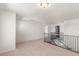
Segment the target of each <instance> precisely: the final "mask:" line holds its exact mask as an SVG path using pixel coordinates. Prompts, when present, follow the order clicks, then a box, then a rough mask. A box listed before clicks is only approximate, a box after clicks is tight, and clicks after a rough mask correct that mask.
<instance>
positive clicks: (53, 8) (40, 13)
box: [0, 3, 79, 24]
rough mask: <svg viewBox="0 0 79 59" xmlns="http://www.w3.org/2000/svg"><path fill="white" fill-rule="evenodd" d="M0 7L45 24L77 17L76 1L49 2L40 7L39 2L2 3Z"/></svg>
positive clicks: (78, 5) (78, 12)
mask: <svg viewBox="0 0 79 59" xmlns="http://www.w3.org/2000/svg"><path fill="white" fill-rule="evenodd" d="M0 8H1V9H6V10H10V11H13V12H15V13H16V14H17V15H19V16H21V17H22V18H24V19H25V20H27V19H32V20H35V21H38V22H41V23H45V24H51V23H52V24H54V23H58V22H62V21H64V20H70V19H74V18H79V4H78V3H54V4H53V3H50V4H49V6H48V8H42V7H41V6H40V5H39V3H38V4H37V3H16V4H11V3H10V4H3V3H2V4H0Z"/></svg>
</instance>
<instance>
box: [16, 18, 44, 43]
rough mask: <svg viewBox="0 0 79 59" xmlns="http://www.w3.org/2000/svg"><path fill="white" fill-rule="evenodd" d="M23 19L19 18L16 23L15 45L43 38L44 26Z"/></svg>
mask: <svg viewBox="0 0 79 59" xmlns="http://www.w3.org/2000/svg"><path fill="white" fill-rule="evenodd" d="M23 19H24V18H19V19H17V21H16V41H17V43H19V42H25V41H28V40H36V39H40V38H43V36H44V25H42V24H41V23H38V22H35V21H31V20H23Z"/></svg>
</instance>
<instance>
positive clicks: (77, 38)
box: [77, 37, 79, 52]
mask: <svg viewBox="0 0 79 59" xmlns="http://www.w3.org/2000/svg"><path fill="white" fill-rule="evenodd" d="M78 38H79V37H77V52H78V48H79V47H78Z"/></svg>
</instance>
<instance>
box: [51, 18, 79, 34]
mask: <svg viewBox="0 0 79 59" xmlns="http://www.w3.org/2000/svg"><path fill="white" fill-rule="evenodd" d="M55 25H60V31H61V32H63V33H64V34H65V35H75V36H79V19H71V20H67V21H64V22H62V23H59V24H55ZM52 28H54V25H52Z"/></svg>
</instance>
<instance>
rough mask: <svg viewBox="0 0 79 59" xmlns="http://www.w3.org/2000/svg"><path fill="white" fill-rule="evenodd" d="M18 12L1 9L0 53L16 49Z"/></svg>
mask: <svg viewBox="0 0 79 59" xmlns="http://www.w3.org/2000/svg"><path fill="white" fill-rule="evenodd" d="M15 28H16V14H15V13H12V12H8V11H5V10H0V53H1V52H4V51H10V50H14V49H15V47H16V46H15V44H16V42H15V33H16V29H15Z"/></svg>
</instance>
